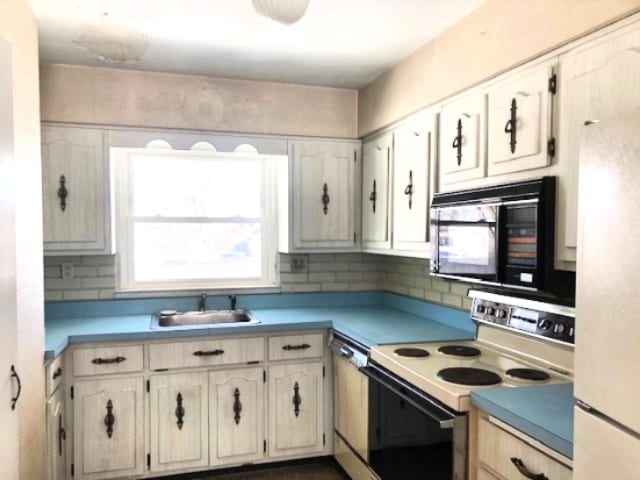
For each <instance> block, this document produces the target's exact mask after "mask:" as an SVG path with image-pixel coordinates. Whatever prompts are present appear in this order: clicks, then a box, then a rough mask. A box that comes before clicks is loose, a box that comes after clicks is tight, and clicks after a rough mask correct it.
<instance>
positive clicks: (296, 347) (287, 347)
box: [282, 343, 311, 351]
mask: <svg viewBox="0 0 640 480" xmlns="http://www.w3.org/2000/svg"><path fill="white" fill-rule="evenodd" d="M307 348H311V345H309V344H308V343H303V344H301V345H285V346H284V347H282V349H283V350H287V351H289V350H306V349H307Z"/></svg>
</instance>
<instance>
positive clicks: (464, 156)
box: [440, 92, 487, 186]
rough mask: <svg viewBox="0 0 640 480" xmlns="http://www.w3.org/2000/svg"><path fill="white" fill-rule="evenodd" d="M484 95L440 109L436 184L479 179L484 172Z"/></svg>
mask: <svg viewBox="0 0 640 480" xmlns="http://www.w3.org/2000/svg"><path fill="white" fill-rule="evenodd" d="M486 132H487V96H486V94H485V93H484V92H480V93H475V94H473V95H471V96H468V97H465V98H462V99H460V100H457V101H455V102H454V103H450V104H448V105H445V106H444V107H442V112H441V113H440V185H441V186H443V185H447V184H451V183H458V182H464V181H466V180H473V179H476V178H482V177H484V176H485V175H486V171H487V148H486V145H487V142H486V138H487V134H486Z"/></svg>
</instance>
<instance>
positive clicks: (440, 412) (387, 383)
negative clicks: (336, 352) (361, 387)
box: [359, 364, 456, 430]
mask: <svg viewBox="0 0 640 480" xmlns="http://www.w3.org/2000/svg"><path fill="white" fill-rule="evenodd" d="M359 370H360V372H361V373H363V374H364V375H366V376H367V377H369V378H370V379H371V380H373V381H375V382H376V383H378V384H380V385H382V386H383V387H384V388H386V389H388V390H390V391H392V392H393V393H395V394H396V395H397V396H398V397H400V398H401V399H402V400H404V401H405V402H407V403H409V404H411V405H413V406H414V407H415V408H417V409H418V410H419V411H420V412H422V413H424V414H425V415H427V416H428V417H429V418H431V419H433V420H435V421H436V422H438V424H439V425H440V428H441V429H442V430H447V429H451V428H453V425H454V419H455V417H456V416H455V414H453V413H451V412H449V411H447V410H445V409H444V408H443V407H442V406H440V405H438V404H437V403H435V402H434V401H433V399H431V398H430V397H429V396H428V395H426V394H425V393H423V392H421V391H419V390H418V389H416V388H415V387H413V386H412V385H410V384H408V383H405V382H403V381H401V380H400V379H398V378H395V377H393V376H391V375H389V374H388V373H387V372H385V371H384V370H382V369H381V368H380V367H377V366H375V365H372V364H368V365H367V366H366V367H362V368H360V369H359ZM380 377H383V378H380ZM402 390H404V392H403V391H402ZM406 392H411V393H412V394H413V395H415V396H416V397H418V398H420V400H422V401H423V402H426V403H428V404H429V406H430V407H432V408H433V410H431V409H430V408H426V407H425V405H422V404H421V403H419V402H416V401H415V400H414V399H413V398H411V397H410V396H408V395H407V394H406ZM434 410H435V411H434Z"/></svg>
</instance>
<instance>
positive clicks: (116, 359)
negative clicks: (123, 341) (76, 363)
mask: <svg viewBox="0 0 640 480" xmlns="http://www.w3.org/2000/svg"><path fill="white" fill-rule="evenodd" d="M125 360H126V358H125V357H113V358H94V359H93V360H91V363H93V364H95V365H108V364H110V363H122V362H124V361H125Z"/></svg>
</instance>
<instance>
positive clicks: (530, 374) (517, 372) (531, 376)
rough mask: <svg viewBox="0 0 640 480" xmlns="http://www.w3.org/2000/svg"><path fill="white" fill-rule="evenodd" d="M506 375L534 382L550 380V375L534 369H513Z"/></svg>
mask: <svg viewBox="0 0 640 480" xmlns="http://www.w3.org/2000/svg"><path fill="white" fill-rule="evenodd" d="M504 373H505V375H508V376H510V377H513V378H520V379H522V380H532V381H535V382H542V381H544V380H549V374H548V373H546V372H543V371H542V370H536V369H534V368H511V369H509V370H507V371H506V372H504Z"/></svg>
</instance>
